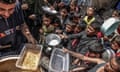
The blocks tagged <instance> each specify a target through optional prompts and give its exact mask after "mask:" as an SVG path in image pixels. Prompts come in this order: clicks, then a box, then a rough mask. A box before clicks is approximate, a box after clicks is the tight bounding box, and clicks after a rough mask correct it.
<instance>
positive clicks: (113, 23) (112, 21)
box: [101, 17, 120, 36]
mask: <svg viewBox="0 0 120 72" xmlns="http://www.w3.org/2000/svg"><path fill="white" fill-rule="evenodd" d="M119 23H120V20H119V19H117V18H113V17H112V18H109V19H107V20H106V21H105V22H104V23H103V24H102V26H101V32H102V33H103V34H104V35H106V36H108V35H110V34H112V33H113V32H114V31H115V29H117V27H118V25H119Z"/></svg>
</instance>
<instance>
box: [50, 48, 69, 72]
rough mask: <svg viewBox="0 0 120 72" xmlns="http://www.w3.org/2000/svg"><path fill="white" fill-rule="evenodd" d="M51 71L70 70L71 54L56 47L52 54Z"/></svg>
mask: <svg viewBox="0 0 120 72" xmlns="http://www.w3.org/2000/svg"><path fill="white" fill-rule="evenodd" d="M49 72H69V54H68V53H63V51H62V50H61V49H58V48H55V49H54V50H53V52H52V55H51V59H50V63H49Z"/></svg>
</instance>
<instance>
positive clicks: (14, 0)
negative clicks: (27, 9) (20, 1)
mask: <svg viewBox="0 0 120 72" xmlns="http://www.w3.org/2000/svg"><path fill="white" fill-rule="evenodd" d="M0 2H2V3H5V4H13V3H15V2H16V0H0Z"/></svg>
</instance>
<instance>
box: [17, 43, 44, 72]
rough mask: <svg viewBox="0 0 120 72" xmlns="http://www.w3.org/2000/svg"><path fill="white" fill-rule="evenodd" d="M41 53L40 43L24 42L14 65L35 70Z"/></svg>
mask: <svg viewBox="0 0 120 72" xmlns="http://www.w3.org/2000/svg"><path fill="white" fill-rule="evenodd" d="M41 54H42V46H41V45H32V44H25V46H24V47H23V50H22V52H21V54H20V58H19V59H18V60H17V62H16V67H18V68H21V69H23V70H33V71H34V70H37V69H38V65H39V62H40V57H41Z"/></svg>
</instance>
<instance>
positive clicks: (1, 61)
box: [0, 55, 44, 72]
mask: <svg viewBox="0 0 120 72" xmlns="http://www.w3.org/2000/svg"><path fill="white" fill-rule="evenodd" d="M19 58H20V57H19V56H17V55H11V56H6V57H2V58H0V72H44V71H43V69H42V68H41V67H39V68H38V69H37V70H36V71H28V70H23V69H20V68H17V67H16V61H17V60H18V59H19Z"/></svg>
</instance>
